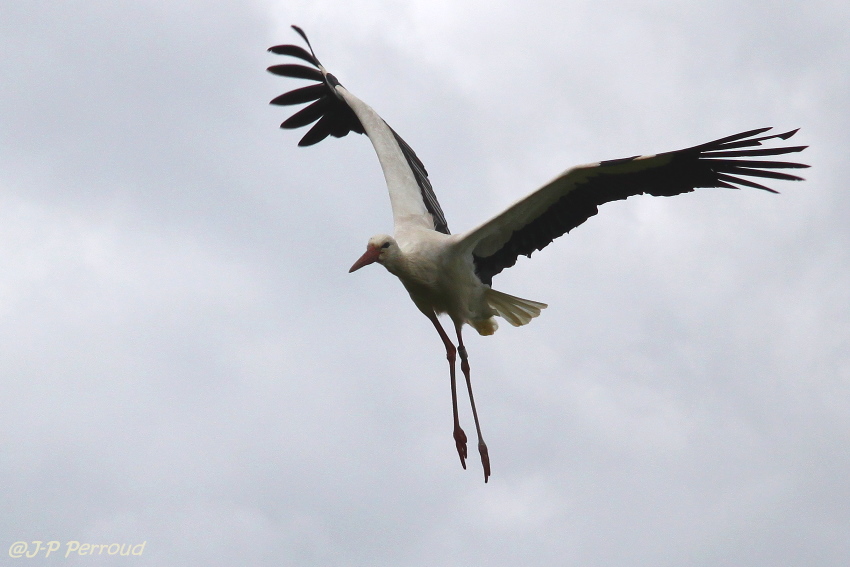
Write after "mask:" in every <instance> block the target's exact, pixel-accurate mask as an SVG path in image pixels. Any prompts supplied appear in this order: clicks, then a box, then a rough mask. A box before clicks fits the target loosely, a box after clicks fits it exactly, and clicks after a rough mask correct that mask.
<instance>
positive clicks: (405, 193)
mask: <svg viewBox="0 0 850 567" xmlns="http://www.w3.org/2000/svg"><path fill="white" fill-rule="evenodd" d="M292 29H294V30H295V31H296V32H298V35H300V36H301V37H302V38H303V39H304V41H305V42H306V43H307V47H308V48H309V49H310V51H309V52H308V51H307V50H305V49H304V48H303V47H300V46H298V45H276V46H274V47H271V48H269V51H271V52H272V53H276V54H278V55H286V56H289V57H296V58H298V59H301V60H302V61H306V62H307V63H309V64H310V66H309V67H308V66H306V65H297V64H286V65H272V66H271V67H269V68H268V71H269V72H271V73H274V74H275V75H282V76H284V77H292V78H296V79H307V80H312V81H316V83H315V84H312V85H309V86H306V87H301V88H298V89H295V90H292V91H289V92H287V93H284V94H282V95H280V96H279V97H276V98H274V99H272V101H271V104H277V105H283V106H288V105H295V104H304V103H308V102H309V103H311V104H309V105H308V106H306V107H304V108H302V109H301V110H299V111H298V112H296V113H295V114H293V115H292V116H291V117H289V118H288V119H287V120H285V121H284V122H283V123H282V124H281V125H280V127H281V128H301V127H303V126H307V125H309V124H313V123H314V122H315V124H313V126H312V128H310V130H309V131H308V132H307V133H306V134H305V135H304V137H303V138H301V141H300V142H298V145H299V146H311V145H313V144H316V143H318V142H321V141H322V140H324V139H325V138H327V137H328V136H334V137H336V138H341V137H342V136H345V135H347V134H348V133H349V132H356V133H358V134H366V135H368V136H369V139H370V140H371V142H372V145H373V146H374V147H375V152H376V153H377V154H378V160H379V161H380V162H381V168H382V169H383V171H384V177H385V179H386V181H387V187H388V189H389V192H390V202H391V204H392V207H393V218H394V220H395V224H396V225H399V224H402V223H415V224H421V225H423V226H425V227H426V228H429V229H432V230H436V231H439V232H442V233H444V234H449V227H448V224H447V223H446V218H445V216H444V215H443V211H442V209H441V208H440V204H439V203H438V202H437V197H436V195H434V190H433V188H432V187H431V182H430V181H429V180H428V172H427V171H425V166H424V165H422V162H421V161H420V160H419V158H418V157H417V156H416V153H415V152H414V151H413V150H412V149H411V148H410V146H408V145H407V143H406V142H405V141H404V140H402V139H401V137H400V136H399V135H398V134H396V133H395V131H394V130H393V129H392V128H390V127H389V125H387V123H386V122H384V120H383V119H382V118H381V117H380V116H378V114H377V113H376V112H375V111H374V110H372V109H371V108H370V107H369V106H368V105H366V104H365V103H364V102H363V101H361V100H360V99H358V98H357V97H355V96H354V95H352V94H351V93H350V92H348V90H346V89H345V88H344V87H343V86H342V85H341V84H340V83H339V81H338V80H337V79H336V77H334V76H333V75H332V74H330V73H328V72H327V71H326V70H325V68H324V67H323V66H322V64H321V63H320V62H319V60H318V59H317V58H316V54H315V53H314V52H313V47H312V46H311V45H310V40H308V39H307V35H306V34H305V33H304V32H303V31H302V30H301V28H299V27H298V26H292Z"/></svg>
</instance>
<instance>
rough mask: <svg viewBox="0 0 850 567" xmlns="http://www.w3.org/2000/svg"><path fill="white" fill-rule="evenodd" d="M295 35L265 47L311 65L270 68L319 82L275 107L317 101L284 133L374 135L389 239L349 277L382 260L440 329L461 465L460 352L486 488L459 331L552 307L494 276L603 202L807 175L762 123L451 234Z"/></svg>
mask: <svg viewBox="0 0 850 567" xmlns="http://www.w3.org/2000/svg"><path fill="white" fill-rule="evenodd" d="M292 28H293V29H294V30H295V31H296V32H298V34H299V35H300V36H301V37H302V38H303V39H304V41H305V42H306V43H307V47H308V48H309V49H310V52H307V51H306V50H305V49H303V48H302V47H299V46H297V45H278V46H275V47H272V48H270V49H269V51H271V52H273V53H276V54H278V55H287V56H291V57H296V58H298V59H301V60H303V61H306V62H307V63H309V64H310V65H311V66H310V67H307V66H304V65H293V64H287V65H274V66H272V67H269V68H268V70H269V71H270V72H272V73H274V74H276V75H282V76H285V77H293V78H298V79H308V80H312V81H316V84H312V85H310V86H306V87H302V88H298V89H295V90H292V91H290V92H287V93H285V94H283V95H280V96H279V97H277V98H275V99H274V100H272V101H271V104H277V105H294V104H302V103H307V102H312V104H310V105H309V106H307V107H305V108H303V109H301V110H299V111H298V112H296V113H295V114H294V115H293V116H292V117H290V118H289V119H287V120H286V121H285V122H283V124H281V128H300V127H302V126H307V125H308V124H312V123H313V122H316V121H317V120H318V122H316V124H315V125H313V127H312V128H311V129H310V130H309V131H308V132H307V134H306V135H304V137H303V138H301V141H300V142H299V143H298V145H299V146H310V145H312V144H315V143H318V142H320V141H322V140H324V139H325V138H326V137H328V135H331V136H334V137H336V138H340V137H342V136H345V135H346V134H348V133H349V132H357V133H359V134H366V135H367V136H368V137H369V139H370V140H371V142H372V145H373V146H374V148H375V152H376V153H377V154H378V160H379V161H380V162H381V168H382V169H383V172H384V177H385V179H386V183H387V187H388V188H389V193H390V203H391V205H392V211H393V236H389V235H386V234H379V235H377V236H373V237H372V238H370V239H369V242H368V244H367V246H366V252H365V253H364V254H363V255H362V256H361V257H360V258H359V259H358V260H357V261H356V262H355V263H354V265H353V266H351V269H350V270H349V271H350V272H353V271H355V270H359V269H360V268H362V267H363V266H366V265H368V264H372V263H374V262H377V263H379V264H381V265H383V266H384V267H385V268H386V269H387V270H388V271H389V272H390V273H392V274H393V275H395V276H396V277H398V279H399V280H401V283H402V284H403V285H404V287H405V288H406V289H407V291H408V293H409V294H410V297H411V299H412V300H413V302H414V303H415V304H416V307H418V308H419V310H420V311H422V313H424V314H425V316H426V317H428V319H429V320H430V321H431V323H433V325H434V327H435V328H436V329H437V332H438V333H439V334H440V338H441V339H442V341H443V344H444V345H445V347H446V357H447V358H448V361H449V373H450V376H451V391H452V413H453V414H454V431H453V436H454V440H455V445H456V447H457V453H458V456H459V457H460V463H461V465H462V466H463V468H464V469H465V468H466V457H467V449H466V441H467V439H466V434H465V433H464V431H463V429H461V427H460V423H459V421H458V411H457V390H456V382H455V358H456V354H457V353H460V359H461V370H462V371H463V375H464V378H466V388H467V391H468V392H469V401H470V405H471V407H472V416H473V418H474V420H475V431H476V433H477V435H478V451H479V453H480V455H481V464H482V466H483V468H484V482H487V480H488V478H489V477H490V458H489V456H488V452H487V445H486V444H485V443H484V439H483V438H482V436H481V427H480V425H479V423H478V412H477V411H476V409H475V400H474V398H473V396H472V383H471V382H470V377H469V362H468V359H467V354H466V348H465V347H464V345H463V338H462V336H461V330H462V327H463V325H464V324H465V323H466V324H468V325H471V326H472V327H473V328H475V330H476V331H478V333H480V334H482V335H491V334H493V333H494V332H495V331H496V328H497V323H496V320H495V319H494V317H495V316H496V315H498V316H500V317H502V318H503V319H506V320H507V321H508V323H510V324H511V325H514V326H519V325H525V324H526V323H528V322H529V321H531V319H533V318H534V317H537V316H538V315H540V310H541V309H543V308H545V307H546V304H545V303H539V302H537V301H530V300H528V299H521V298H519V297H514V296H512V295H508V294H506V293H502V292H499V291H496V290H494V289H492V288H491V287H490V286H491V284H492V281H493V276H495V275H496V274H498V273H499V272H501V271H502V270H504V269H505V268H509V267H511V266H513V265H514V264H515V263H516V261H517V257H518V256H519V255H520V254H522V255H525V256H531V254H532V252H534V251H535V250H540V249H542V248H543V247H545V246H546V245H548V244H549V243H550V242H552V240H554V239H555V238H557V237H559V236H561V235H562V234H564V233H566V232H569V231H570V230H572V229H573V228H575V227H577V226H578V225H580V224H581V223H583V222H584V221H586V220H587V219H588V218H589V217H591V216H593V215H595V214H596V213H597V207H598V206H599V205H602V204H603V203H607V202H609V201H615V200H618V199H625V198H627V197H630V196H632V195H641V194H644V193H646V194H649V195H656V196H672V195H679V194H681V193H687V192H690V191H693V190H694V189H695V188H697V187H727V188H730V189H738V188H740V186H746V187H754V188H756V189H763V190H765V191H770V192H771V193H776V191H774V190H772V189H770V188H768V187H765V186H763V185H760V184H758V183H755V182H753V181H751V180H749V179H744V177H766V178H771V179H782V180H791V181H797V180H800V179H801V178H800V177H797V176H795V175H790V174H788V173H782V172H778V171H775V170H777V169H786V168H804V167H808V166H807V165H803V164H800V163H791V162H783V161H772V160H768V161H765V160H763V159H762V158H764V157H765V156H776V155H779V154H788V153H794V152H799V151H802V150H803V149H805V147H806V146H786V147H774V148H758V149H751V148H753V147H756V146H761V145H762V142H765V141H767V140H771V139H775V138H779V139H782V140H787V139H788V138H790V137H791V136H793V135H794V133H795V132H797V130H792V131H790V132H785V133H783V134H772V135H765V136H761V134H763V133H765V132H767V131H768V130H770V128H759V129H756V130H750V131H747V132H742V133H740V134H735V135H732V136H727V137H725V138H720V139H719V140H714V141H713V142H708V143H706V144H700V145H698V146H694V147H691V148H686V149H683V150H678V151H674V152H667V153H663V154H657V155H651V156H635V157H630V158H625V159H617V160H611V161H603V162H599V163H593V164H589V165H581V166H577V167H574V168H572V169H569V170H567V171H566V172H564V173H562V174H561V175H559V176H558V177H556V178H555V179H553V180H552V181H551V182H549V183H547V184H546V185H544V186H543V187H541V188H540V189H538V190H537V191H535V192H533V193H531V194H530V195H528V196H527V197H525V198H523V199H521V200H519V201H518V202H517V203H515V204H514V205H512V206H510V207H508V208H507V209H506V210H505V211H503V212H502V213H500V214H498V215H496V216H495V217H493V218H492V219H490V220H488V221H486V222H484V223H483V224H481V225H480V226H478V227H476V228H474V229H472V230H469V231H467V232H463V233H461V234H454V235H453V234H451V233H450V232H449V227H448V225H447V224H446V219H445V217H444V216H443V211H442V210H441V209H440V205H439V203H438V202H437V198H436V196H435V195H434V191H433V190H432V188H431V183H430V182H429V181H428V174H427V172H426V171H425V167H424V166H423V165H422V162H421V161H419V158H418V157H417V156H416V154H415V153H414V152H413V150H412V149H411V148H410V146H408V145H407V143H405V141H404V140H402V139H401V138H400V137H399V135H398V134H396V133H395V131H394V130H393V129H392V128H390V126H389V125H388V124H387V123H386V122H384V120H383V119H382V118H381V117H380V116H378V114H377V113H376V112H375V111H374V110H372V109H371V108H370V107H369V106H368V105H366V104H365V103H363V102H362V101H361V100H360V99H358V98H357V97H355V96H354V95H353V94H351V93H350V92H348V90H346V89H345V88H344V87H343V86H342V85H341V84H340V83H339V81H338V80H337V79H336V77H334V76H333V75H331V74H330V73H328V72H327V71H326V70H325V68H324V67H323V66H322V65H321V63H319V60H318V59H317V58H316V54H315V53H314V52H313V48H312V46H311V45H310V41H309V40H308V39H307V36H306V35H305V34H304V32H303V31H302V30H301V29H300V28H299V27H297V26H292ZM739 158H743V159H739ZM442 313H446V314H448V316H449V318H451V320H452V323H454V328H455V333H456V334H457V343H458V345H457V348H455V346H454V344H453V343H452V340H451V339H450V338H449V336H448V335H447V334H446V332H445V330H444V329H443V327H442V326H441V325H440V322H439V320H438V319H437V316H438V315H439V314H442Z"/></svg>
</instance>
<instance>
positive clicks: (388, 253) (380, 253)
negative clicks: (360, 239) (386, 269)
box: [348, 234, 398, 273]
mask: <svg viewBox="0 0 850 567" xmlns="http://www.w3.org/2000/svg"><path fill="white" fill-rule="evenodd" d="M397 254H398V244H396V241H395V238H393V237H392V236H389V235H386V234H379V235H377V236H373V237H372V238H370V239H369V243H368V244H367V245H366V252H365V253H364V254H363V255H362V256H360V258H358V260H357V261H356V262H354V265H353V266H351V269H350V270H348V273H351V272H353V271H355V270H359V269H360V268H362V267H363V266H368V265H369V264H372V263H375V262H378V263H379V264H383V263H384V262H386V261H387V260H389V259H391V258H393V257H395V256H396V255H397Z"/></svg>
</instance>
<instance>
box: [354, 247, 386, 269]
mask: <svg viewBox="0 0 850 567" xmlns="http://www.w3.org/2000/svg"><path fill="white" fill-rule="evenodd" d="M380 255H381V249H380V248H378V247H376V246H370V247H369V248H367V249H366V252H365V253H364V254H363V255H362V256H360V258H359V259H358V260H357V261H356V262H354V265H353V266H351V269H350V270H348V273H349V274H350V273H351V272H353V271H355V270H359V269H360V268H362V267H363V266H368V265H369V264H373V263H375V262H377V261H378V256H380Z"/></svg>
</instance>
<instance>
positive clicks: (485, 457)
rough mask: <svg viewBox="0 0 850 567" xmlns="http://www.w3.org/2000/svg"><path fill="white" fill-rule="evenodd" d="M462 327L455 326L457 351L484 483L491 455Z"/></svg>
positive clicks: (488, 471) (487, 477)
mask: <svg viewBox="0 0 850 567" xmlns="http://www.w3.org/2000/svg"><path fill="white" fill-rule="evenodd" d="M461 327H463V323H461V324H460V325H457V324H455V330H456V331H457V350H458V352H459V353H460V369H461V370H462V371H463V376H464V378H466V389H467V391H469V404H470V405H471V406H472V417H473V419H475V432H476V433H477V434H478V453H479V454H480V455H481V466H482V467H484V482H485V483H486V482H487V480H488V479H489V478H490V453H489V452H488V451H487V444H486V443H484V438H483V437H481V426H480V425H479V424H478V411H477V410H476V409H475V398H474V397H473V396H472V380H471V379H470V377H469V359H468V357H467V356H466V347H465V346H463V337H461Z"/></svg>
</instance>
